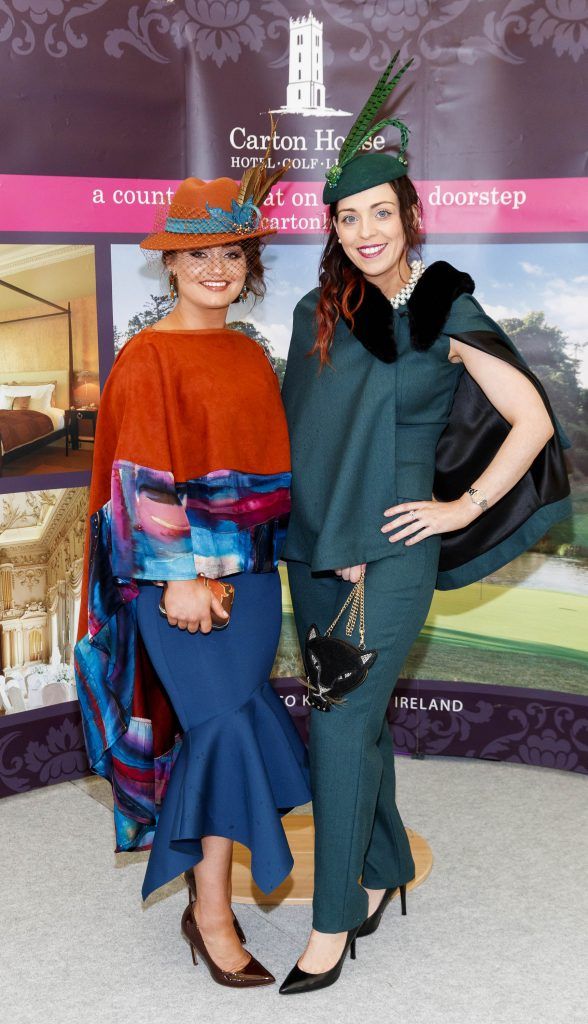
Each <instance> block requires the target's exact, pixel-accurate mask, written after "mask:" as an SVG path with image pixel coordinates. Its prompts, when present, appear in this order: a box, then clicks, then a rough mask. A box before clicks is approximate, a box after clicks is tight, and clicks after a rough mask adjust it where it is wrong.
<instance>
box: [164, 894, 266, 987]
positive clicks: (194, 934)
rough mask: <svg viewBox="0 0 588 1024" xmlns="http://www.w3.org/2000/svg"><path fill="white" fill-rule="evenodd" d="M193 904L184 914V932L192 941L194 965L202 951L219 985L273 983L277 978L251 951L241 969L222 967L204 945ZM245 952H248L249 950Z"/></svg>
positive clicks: (188, 939)
mask: <svg viewBox="0 0 588 1024" xmlns="http://www.w3.org/2000/svg"><path fill="white" fill-rule="evenodd" d="M193 906H194V904H189V905H188V906H187V907H186V909H185V910H184V913H183V914H182V934H183V936H184V938H185V939H187V941H188V942H189V943H190V950H191V953H192V963H193V964H194V965H196V964H197V963H198V957H197V955H196V954H197V953H200V956H201V958H202V960H203V961H204V963H205V964H206V966H207V967H208V970H209V971H210V974H211V977H212V978H213V979H214V981H216V982H217V984H218V985H226V986H227V987H229V988H253V986H254V985H271V984H272V982H274V981H275V980H276V979H275V978H274V976H273V974H270V972H269V971H268V970H267V969H266V968H265V967H264V966H263V964H260V963H259V961H258V960H256V959H255V957H254V956H251V953H249V962H248V963H246V964H245V967H242V968H241V970H240V971H224V970H223V969H222V967H219V966H218V964H216V963H215V962H214V960H213V959H212V957H211V955H210V953H209V952H208V950H207V948H206V946H205V945H204V939H203V938H202V935H201V933H200V930H199V928H198V925H197V924H196V919H195V917H194V914H193V912H192V908H193ZM245 952H247V953H248V952H249V950H246V951H245Z"/></svg>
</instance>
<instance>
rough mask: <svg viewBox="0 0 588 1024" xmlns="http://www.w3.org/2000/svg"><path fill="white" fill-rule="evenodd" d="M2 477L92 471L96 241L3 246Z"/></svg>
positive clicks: (96, 370)
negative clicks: (76, 243)
mask: <svg viewBox="0 0 588 1024" xmlns="http://www.w3.org/2000/svg"><path fill="white" fill-rule="evenodd" d="M0 353H1V358H0V476H2V477H3V478H5V477H20V476H27V475H30V474H36V473H62V472H67V471H80V470H89V469H91V465H92V449H93V443H92V442H93V437H94V431H95V427H96V417H97V412H98V405H99V401H100V387H99V366H98V333H97V315H96V274H95V260H94V248H93V246H90V245H29V244H15V245H0Z"/></svg>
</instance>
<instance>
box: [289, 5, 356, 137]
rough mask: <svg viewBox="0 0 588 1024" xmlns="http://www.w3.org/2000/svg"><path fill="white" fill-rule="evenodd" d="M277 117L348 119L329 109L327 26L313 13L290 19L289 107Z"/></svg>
mask: <svg viewBox="0 0 588 1024" xmlns="http://www.w3.org/2000/svg"><path fill="white" fill-rule="evenodd" d="M274 112H275V113H280V114H302V115H303V116H305V117H325V116H333V115H341V116H348V115H349V111H348V110H334V109H333V108H331V107H327V106H326V102H325V85H324V80H323V23H322V21H319V20H318V18H315V16H314V14H313V13H312V11H309V12H308V14H307V15H303V16H302V17H300V18H290V59H289V70H288V87H287V89H286V104H285V106H283V107H279V108H278V109H277V110H276V111H274Z"/></svg>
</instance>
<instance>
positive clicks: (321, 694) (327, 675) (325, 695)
mask: <svg viewBox="0 0 588 1024" xmlns="http://www.w3.org/2000/svg"><path fill="white" fill-rule="evenodd" d="M364 587H365V572H363V571H362V574H361V578H360V579H359V582H358V583H356V584H355V586H354V587H353V589H352V590H351V591H350V593H349V596H348V598H347V600H346V601H345V604H344V605H343V607H342V608H341V611H340V612H339V614H338V615H337V617H336V618H335V619H334V621H333V622H332V623H331V625H330V626H329V628H328V629H327V630H326V632H325V634H324V636H321V634H320V633H319V631H318V628H317V627H316V626H315V625H314V624H313V625H312V626H311V627H310V629H309V630H308V633H307V634H306V642H305V644H304V667H305V669H306V682H307V684H308V701H309V703H310V704H311V705H312V707H313V708H316V709H317V710H318V711H330V710H331V708H332V707H334V706H336V705H341V704H344V703H345V694H347V693H351V691H352V690H356V689H357V687H358V686H360V685H361V683H363V681H364V679H365V677H366V676H367V674H368V669H370V668H371V667H372V665H373V664H374V661H375V660H376V658H377V657H378V652H377V651H366V649H365V612H364ZM349 605H351V609H350V612H349V619H348V620H347V625H346V626H345V633H346V634H347V636H351V635H352V633H353V630H354V629H355V623H356V621H357V617H358V613H359V647H355V646H354V644H351V643H349V642H348V641H347V640H340V639H339V638H338V637H334V636H331V633H332V632H333V630H334V628H335V626H336V625H337V623H338V621H339V619H340V618H341V616H342V615H343V612H344V611H345V610H346V609H347V608H348V607H349Z"/></svg>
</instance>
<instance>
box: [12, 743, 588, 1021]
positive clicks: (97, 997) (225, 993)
mask: <svg viewBox="0 0 588 1024" xmlns="http://www.w3.org/2000/svg"><path fill="white" fill-rule="evenodd" d="M397 766H398V779H399V805H400V808H401V812H402V813H403V816H404V820H405V822H406V824H407V825H409V826H411V827H412V828H414V829H415V830H417V831H419V832H421V833H422V834H423V835H424V836H426V837H427V839H428V840H429V842H430V844H431V846H432V849H433V852H434V857H435V864H434V867H433V872H432V874H431V876H430V877H429V879H428V880H427V881H426V882H425V883H424V884H423V885H422V886H421V887H420V888H419V889H417V890H415V891H414V892H413V893H410V894H409V896H408V916H407V917H406V918H402V917H401V916H400V908H399V904H398V902H397V901H395V902H394V903H393V904H392V905H391V906H390V908H389V909H388V910H387V912H386V914H385V915H384V918H383V920H382V925H381V926H380V929H379V930H378V932H377V933H376V934H375V935H373V936H371V937H369V938H366V939H362V940H360V941H359V942H358V954H357V960H356V961H350V960H347V961H346V963H345V966H344V969H343V973H342V975H341V978H340V980H339V982H338V983H337V984H336V985H335V986H334V987H332V988H330V989H328V990H325V991H323V992H318V993H315V994H312V995H308V996H298V997H290V998H286V997H283V996H280V995H279V994H278V986H277V985H275V986H272V987H271V988H269V989H262V990H256V989H253V990H250V991H245V992H235V991H233V990H230V989H223V988H221V987H219V986H217V985H215V984H214V982H213V981H212V979H211V978H210V976H209V974H208V971H207V969H206V967H205V966H204V965H203V964H199V966H198V967H197V968H196V969H194V967H193V966H192V961H191V958H190V952H189V948H188V946H187V945H186V944H185V943H184V942H183V941H182V939H181V936H180V931H179V920H180V916H181V913H182V910H183V908H184V905H185V896H184V889H183V888H182V886H181V885H180V884H179V882H174V883H171V884H170V885H169V886H167V887H166V888H165V889H164V890H160V892H159V893H157V894H154V896H153V897H152V898H151V899H150V901H149V902H148V903H147V904H146V905H145V906H143V905H142V904H141V899H140V895H139V892H140V887H141V882H142V877H143V872H144V864H145V859H146V855H145V854H133V855H126V856H119V857H116V856H115V855H114V854H113V853H112V846H113V837H112V821H111V813H110V809H109V802H110V794H109V790H108V787H107V786H106V785H105V784H104V783H103V781H102V780H99V779H91V780H80V781H79V782H78V783H63V784H60V785H56V786H51V787H49V788H47V789H44V790H36V791H34V792H32V793H25V794H22V795H19V796H15V797H8V798H6V799H4V800H1V801H0V890H1V895H0V978H1V995H0V1019H1V1020H2V1022H6V1024H9V1022H10V1024H83V1022H85V1021H91V1022H92V1024H171V1022H173V1024H191V1022H199V1024H217V1022H218V1024H233V1022H235V1024H237V1022H238V1024H249V1022H251V1024H264V1022H265V1021H268V1022H269V1021H274V1020H275V1019H276V1018H277V1017H278V1015H279V1018H280V1021H281V1024H291V1022H292V1024H293V1022H298V1021H300V1022H303V1024H308V1022H309V1021H312V1022H313V1024H315V1022H316V1024H321V1022H325V1024H326V1022H329V1024H332V1022H333V1021H335V1022H337V1024H351V1022H355V1021H361V1022H362V1024H363V1022H366V1021H371V1020H373V1021H378V1022H379V1021H386V1022H388V1021H393V1022H405V1021H408V1022H410V1024H580V1022H581V1024H584V1022H585V1021H586V1020H587V1019H588V1010H587V999H588V983H587V977H586V961H587V958H586V953H587V952H588V948H587V947H588V943H587V941H586V940H587V922H588V895H587V894H588V886H587V885H586V868H587V864H588V856H587V853H588V849H587V848H588V828H587V825H588V808H587V799H586V797H587V789H586V786H587V780H586V778H584V777H582V776H578V775H572V774H568V773H563V772H558V771H551V770H546V769H541V768H531V767H526V766H522V765H509V764H495V763H491V762H482V761H473V760H472V761H466V760H453V759H439V758H437V759H429V760H425V761H413V760H409V759H407V758H398V759H397ZM238 914H239V918H240V920H241V922H242V924H243V927H244V929H245V931H246V934H247V939H248V946H249V947H250V948H251V949H252V951H253V952H254V953H255V955H256V956H258V957H259V959H261V960H262V961H263V962H264V963H266V964H267V966H268V967H270V969H271V970H272V971H273V973H274V974H275V975H276V977H277V978H278V980H279V981H281V980H282V978H283V977H284V976H285V974H286V973H287V971H288V970H289V968H290V967H291V966H292V964H293V963H294V960H295V959H296V957H297V955H298V954H299V952H300V951H301V949H302V945H303V941H304V937H305V935H306V933H307V930H308V928H309V926H310V909H309V908H308V907H292V908H288V907H278V908H271V909H269V910H263V909H261V908H258V907H248V906H241V907H239V908H238Z"/></svg>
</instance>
